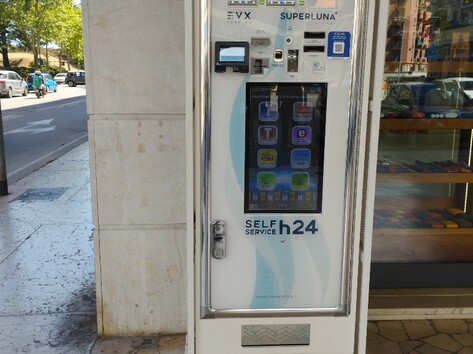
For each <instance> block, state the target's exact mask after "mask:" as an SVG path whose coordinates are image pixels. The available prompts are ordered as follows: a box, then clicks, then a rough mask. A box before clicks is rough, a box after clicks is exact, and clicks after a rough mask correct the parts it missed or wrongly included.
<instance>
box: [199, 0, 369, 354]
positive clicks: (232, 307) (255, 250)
mask: <svg viewBox="0 0 473 354" xmlns="http://www.w3.org/2000/svg"><path fill="white" fill-rule="evenodd" d="M195 6H196V10H195V11H196V17H195V18H196V23H197V26H196V29H195V33H194V35H195V36H196V38H199V39H198V41H197V42H196V43H195V48H196V49H195V56H196V58H197V61H198V63H197V66H196V69H195V71H196V83H197V84H196V86H195V97H196V100H195V117H196V119H195V122H196V123H195V124H196V128H197V134H196V136H197V137H198V139H197V140H198V148H197V149H196V151H197V154H196V156H197V158H196V163H195V169H196V172H195V174H196V181H197V182H196V186H195V189H196V192H197V193H196V199H195V224H196V228H195V244H194V245H193V246H194V249H195V255H194V258H195V273H194V274H195V293H194V303H193V309H194V313H193V316H194V321H193V327H194V328H193V329H192V330H193V331H194V329H195V332H194V337H195V342H194V343H193V346H194V352H195V353H198V354H222V353H229V354H238V353H262V354H275V353H298V354H304V353H325V354H327V353H350V352H353V350H354V349H353V348H354V343H353V342H354V337H355V335H354V333H355V327H356V321H357V310H356V300H357V297H356V292H357V289H356V288H357V286H360V285H359V282H358V278H359V276H360V274H359V270H358V266H359V264H358V256H359V250H358V244H359V233H360V228H359V226H357V220H359V213H360V210H361V203H362V202H361V192H360V191H361V186H360V185H361V182H360V181H361V179H362V175H363V173H362V172H360V170H362V168H361V167H360V168H359V167H358V166H359V164H360V163H361V162H362V161H363V159H362V157H361V154H362V150H363V146H364V145H363V139H364V135H363V133H360V131H361V130H362V129H363V126H364V124H366V122H365V123H363V121H364V119H365V118H363V114H362V111H363V110H362V102H363V90H362V86H363V85H362V81H363V80H362V75H361V72H362V67H363V61H364V58H365V51H366V48H365V45H364V43H365V39H364V36H366V33H367V28H366V27H367V26H368V24H369V21H367V12H368V8H369V6H368V4H367V2H366V1H352V0H207V1H204V2H201V3H198V4H197V3H196V5H195ZM197 34H198V35H197Z"/></svg>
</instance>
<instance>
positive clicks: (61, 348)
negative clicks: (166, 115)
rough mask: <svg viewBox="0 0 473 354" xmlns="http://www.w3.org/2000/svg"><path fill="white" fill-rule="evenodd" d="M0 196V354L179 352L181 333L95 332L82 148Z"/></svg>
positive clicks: (88, 202) (86, 165)
mask: <svg viewBox="0 0 473 354" xmlns="http://www.w3.org/2000/svg"><path fill="white" fill-rule="evenodd" d="M9 192H10V194H9V195H7V196H3V197H0V354H13V353H33V354H76V353H77V354H84V353H94V354H96V353H160V354H181V353H183V352H184V339H185V338H184V336H170V337H147V338H100V339H97V324H96V323H97V319H96V307H95V270H94V260H93V242H92V241H93V240H92V230H93V225H92V215H91V199H90V177H89V152H88V146H87V144H83V145H81V146H80V147H78V148H76V149H74V150H72V151H71V152H69V153H67V154H66V155H64V156H62V157H61V158H59V159H57V160H55V161H53V162H52V163H50V164H48V165H47V166H45V167H43V168H42V169H40V170H38V171H36V172H34V173H33V174H31V175H29V176H28V177H26V178H24V179H22V180H20V181H19V182H18V183H16V184H15V185H13V186H10V187H9Z"/></svg>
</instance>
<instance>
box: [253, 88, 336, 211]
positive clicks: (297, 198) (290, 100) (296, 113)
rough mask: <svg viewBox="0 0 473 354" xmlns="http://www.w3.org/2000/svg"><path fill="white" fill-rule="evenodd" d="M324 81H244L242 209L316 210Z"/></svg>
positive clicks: (319, 200)
mask: <svg viewBox="0 0 473 354" xmlns="http://www.w3.org/2000/svg"><path fill="white" fill-rule="evenodd" d="M326 106H327V83H247V84H246V138H245V213H266V212H267V213H291V212H297V213H320V212H321V209H322V179H323V160H324V138H325V116H326Z"/></svg>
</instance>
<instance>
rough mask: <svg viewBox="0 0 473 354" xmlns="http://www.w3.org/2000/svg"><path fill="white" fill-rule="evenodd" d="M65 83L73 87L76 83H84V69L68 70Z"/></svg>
mask: <svg viewBox="0 0 473 354" xmlns="http://www.w3.org/2000/svg"><path fill="white" fill-rule="evenodd" d="M65 83H66V84H67V85H68V86H69V87H74V86H76V85H85V71H84V70H74V71H69V72H68V73H67V75H66V80H65Z"/></svg>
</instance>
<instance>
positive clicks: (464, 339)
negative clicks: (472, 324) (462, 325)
mask: <svg viewBox="0 0 473 354" xmlns="http://www.w3.org/2000/svg"><path fill="white" fill-rule="evenodd" d="M452 337H453V339H455V340H456V341H457V342H459V343H461V344H462V345H464V346H469V347H473V334H471V333H462V334H453V335H452Z"/></svg>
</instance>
